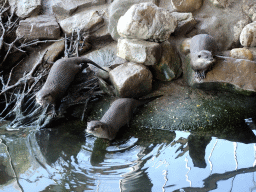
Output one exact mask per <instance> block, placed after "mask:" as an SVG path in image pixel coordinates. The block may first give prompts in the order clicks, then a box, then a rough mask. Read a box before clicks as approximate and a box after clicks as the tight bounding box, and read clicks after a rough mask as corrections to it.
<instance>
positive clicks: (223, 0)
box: [210, 0, 230, 8]
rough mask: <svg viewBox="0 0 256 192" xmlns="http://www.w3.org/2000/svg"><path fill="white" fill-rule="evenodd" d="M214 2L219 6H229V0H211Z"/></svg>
mask: <svg viewBox="0 0 256 192" xmlns="http://www.w3.org/2000/svg"><path fill="white" fill-rule="evenodd" d="M210 1H211V2H212V4H213V5H214V6H216V7H219V8H226V7H228V6H229V4H230V3H229V0H210Z"/></svg>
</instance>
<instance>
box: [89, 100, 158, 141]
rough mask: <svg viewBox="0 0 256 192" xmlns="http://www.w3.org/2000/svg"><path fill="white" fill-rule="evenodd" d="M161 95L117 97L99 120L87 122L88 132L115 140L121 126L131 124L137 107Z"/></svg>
mask: <svg viewBox="0 0 256 192" xmlns="http://www.w3.org/2000/svg"><path fill="white" fill-rule="evenodd" d="M161 96H162V95H160V96H155V97H150V98H148V99H139V100H136V99H133V98H120V99H117V100H115V101H114V102H113V103H112V104H111V106H110V108H109V109H108V110H107V112H106V113H105V114H104V115H103V117H102V118H101V119H100V120H99V121H97V120H93V121H90V122H88V123H87V129H86V132H87V133H91V134H93V135H94V136H96V137H99V138H104V139H109V140H113V139H114V138H115V137H116V134H117V132H118V131H119V129H120V128H121V127H123V126H124V125H126V124H128V125H129V122H130V120H131V119H132V115H133V112H134V110H135V109H136V108H137V107H139V106H141V105H144V104H146V103H148V102H150V101H152V100H154V99H156V98H158V97H161Z"/></svg>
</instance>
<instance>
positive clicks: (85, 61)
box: [81, 57, 108, 72]
mask: <svg viewBox="0 0 256 192" xmlns="http://www.w3.org/2000/svg"><path fill="white" fill-rule="evenodd" d="M81 61H82V62H81V63H83V64H82V70H83V69H85V68H86V67H88V65H87V63H90V64H92V65H94V66H95V67H98V68H99V69H101V70H103V71H106V70H105V69H103V68H102V67H101V66H99V65H98V64H97V63H95V62H93V61H92V60H90V59H87V58H84V57H82V60H81ZM106 72H108V71H106Z"/></svg>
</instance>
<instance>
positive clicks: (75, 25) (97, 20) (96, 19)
mask: <svg viewBox="0 0 256 192" xmlns="http://www.w3.org/2000/svg"><path fill="white" fill-rule="evenodd" d="M103 22H104V19H103V18H102V16H100V15H99V13H98V11H94V10H92V11H89V12H88V11H83V12H80V13H77V14H75V15H73V16H72V17H68V18H66V19H64V20H62V21H60V22H59V24H60V27H61V28H62V30H63V32H64V33H66V34H67V35H70V34H71V33H72V31H73V30H78V29H79V30H80V31H81V32H84V31H89V30H92V29H94V28H95V27H97V26H99V25H100V24H102V23H103Z"/></svg>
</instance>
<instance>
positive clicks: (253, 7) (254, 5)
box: [242, 0, 256, 21]
mask: <svg viewBox="0 0 256 192" xmlns="http://www.w3.org/2000/svg"><path fill="white" fill-rule="evenodd" d="M242 8H243V11H244V13H246V14H247V15H248V16H249V17H250V18H251V19H252V20H253V21H255V20H254V19H255V17H256V1H255V0H250V1H248V0H243V3H242ZM253 18H254V19H253Z"/></svg>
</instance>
